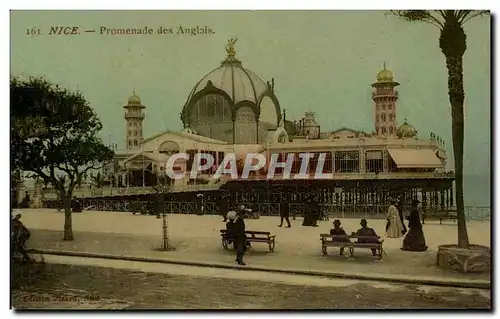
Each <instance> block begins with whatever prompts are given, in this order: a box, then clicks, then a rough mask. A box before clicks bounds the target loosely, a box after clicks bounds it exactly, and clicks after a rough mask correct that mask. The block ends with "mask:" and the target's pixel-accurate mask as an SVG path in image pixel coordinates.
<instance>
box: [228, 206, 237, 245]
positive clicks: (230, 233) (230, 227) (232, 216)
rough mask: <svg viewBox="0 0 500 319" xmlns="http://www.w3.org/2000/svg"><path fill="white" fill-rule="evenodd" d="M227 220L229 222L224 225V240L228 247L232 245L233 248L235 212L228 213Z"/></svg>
mask: <svg viewBox="0 0 500 319" xmlns="http://www.w3.org/2000/svg"><path fill="white" fill-rule="evenodd" d="M226 217H227V219H229V221H228V222H227V223H226V240H227V243H228V246H229V245H231V244H233V246H234V222H233V220H235V219H236V212H235V211H230V212H228V213H227V216H226Z"/></svg>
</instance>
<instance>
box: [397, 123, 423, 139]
mask: <svg viewBox="0 0 500 319" xmlns="http://www.w3.org/2000/svg"><path fill="white" fill-rule="evenodd" d="M417 133H418V132H417V130H416V129H415V128H414V127H413V126H411V125H410V124H408V122H406V119H405V122H404V123H403V125H401V126H400V127H399V128H398V129H397V131H396V135H397V136H398V138H412V137H415V136H417Z"/></svg>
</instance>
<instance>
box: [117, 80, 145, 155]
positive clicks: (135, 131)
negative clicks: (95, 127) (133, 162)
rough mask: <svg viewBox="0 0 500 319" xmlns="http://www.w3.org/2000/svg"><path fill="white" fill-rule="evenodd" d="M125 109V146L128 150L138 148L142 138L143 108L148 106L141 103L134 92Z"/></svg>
mask: <svg viewBox="0 0 500 319" xmlns="http://www.w3.org/2000/svg"><path fill="white" fill-rule="evenodd" d="M123 108H124V109H125V124H126V129H125V130H126V131H125V132H126V133H125V146H126V149H127V150H130V149H134V148H137V147H138V146H139V143H140V141H141V140H142V121H143V120H144V112H143V110H144V109H145V108H146V107H145V106H144V105H142V104H141V99H140V98H139V97H138V96H137V95H136V94H135V90H134V93H133V95H132V96H131V97H129V99H128V103H127V105H125V106H123Z"/></svg>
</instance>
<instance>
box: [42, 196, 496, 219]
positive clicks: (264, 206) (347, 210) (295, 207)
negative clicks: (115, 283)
mask: <svg viewBox="0 0 500 319" xmlns="http://www.w3.org/2000/svg"><path fill="white" fill-rule="evenodd" d="M80 201H81V203H82V205H83V208H84V209H87V210H93V211H115V212H141V211H146V210H148V209H150V207H152V206H153V205H155V204H154V201H132V200H130V201H128V200H112V199H109V200H104V199H81V200H80ZM241 204H243V205H248V206H251V207H252V208H253V209H254V210H257V211H258V212H259V214H260V215H262V216H279V212H280V204H279V203H256V204H248V203H232V205H233V207H237V206H239V205H241ZM305 205H307V204H305V203H290V215H292V216H294V215H295V216H302V214H303V212H304V210H305ZM318 206H319V208H320V210H321V213H322V214H323V215H325V216H328V217H329V218H367V219H368V218H369V219H385V217H386V215H387V210H388V205H333V204H319V205H318ZM44 207H45V208H58V207H59V202H58V201H57V200H47V201H44ZM161 207H162V208H163V210H164V212H165V213H167V214H194V213H196V212H197V211H198V207H199V204H198V203H196V202H165V203H162V204H161ZM453 211H456V208H455V207H446V208H445V209H443V207H441V206H427V207H424V212H425V214H426V215H428V216H432V215H442V214H443V212H444V214H446V212H453ZM408 212H409V207H404V208H403V213H404V214H405V215H408ZM204 214H213V215H214V214H215V215H217V214H219V209H218V206H217V203H216V202H205V203H204ZM465 216H466V219H467V220H468V221H471V220H476V221H489V220H490V217H491V209H490V207H489V206H465Z"/></svg>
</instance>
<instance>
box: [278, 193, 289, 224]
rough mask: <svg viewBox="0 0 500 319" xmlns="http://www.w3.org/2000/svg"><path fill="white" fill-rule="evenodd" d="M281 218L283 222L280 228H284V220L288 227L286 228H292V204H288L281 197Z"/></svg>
mask: <svg viewBox="0 0 500 319" xmlns="http://www.w3.org/2000/svg"><path fill="white" fill-rule="evenodd" d="M280 218H281V222H280V224H279V226H278V227H281V226H283V220H286V223H287V224H288V226H286V228H290V227H292V225H291V224H290V204H289V203H288V200H286V198H284V197H281V202H280Z"/></svg>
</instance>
